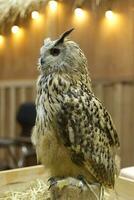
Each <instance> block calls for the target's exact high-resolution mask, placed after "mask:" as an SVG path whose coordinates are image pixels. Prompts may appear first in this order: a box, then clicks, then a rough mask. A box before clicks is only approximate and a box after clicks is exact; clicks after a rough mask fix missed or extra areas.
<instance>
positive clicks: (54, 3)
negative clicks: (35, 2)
mask: <svg viewBox="0 0 134 200" xmlns="http://www.w3.org/2000/svg"><path fill="white" fill-rule="evenodd" d="M48 5H49V8H50V9H51V10H52V11H56V10H57V7H58V2H57V1H55V0H50V1H49V3H48Z"/></svg>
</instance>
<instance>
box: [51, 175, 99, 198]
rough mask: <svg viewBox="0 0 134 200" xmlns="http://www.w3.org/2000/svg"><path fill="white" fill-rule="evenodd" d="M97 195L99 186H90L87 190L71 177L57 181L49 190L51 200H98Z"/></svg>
mask: <svg viewBox="0 0 134 200" xmlns="http://www.w3.org/2000/svg"><path fill="white" fill-rule="evenodd" d="M64 184H65V185H64ZM80 186H81V187H80ZM99 193H100V187H99V186H97V185H90V188H88V187H87V186H86V185H84V184H83V183H82V182H81V181H80V180H77V179H75V178H72V177H69V178H66V179H62V180H60V181H58V183H57V184H56V185H54V186H52V187H51V189H50V196H51V199H52V200H96V199H97V197H98V199H99Z"/></svg>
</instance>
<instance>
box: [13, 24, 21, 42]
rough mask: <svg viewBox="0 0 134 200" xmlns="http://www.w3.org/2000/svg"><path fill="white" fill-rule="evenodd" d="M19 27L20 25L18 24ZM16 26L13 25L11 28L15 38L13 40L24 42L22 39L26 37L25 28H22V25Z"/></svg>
mask: <svg viewBox="0 0 134 200" xmlns="http://www.w3.org/2000/svg"><path fill="white" fill-rule="evenodd" d="M17 27H18V26H17ZM17 27H16V26H15V27H14V26H13V27H12V29H11V31H12V33H13V34H12V38H13V41H14V42H15V43H20V42H22V40H23V37H24V29H23V28H20V27H18V28H17Z"/></svg>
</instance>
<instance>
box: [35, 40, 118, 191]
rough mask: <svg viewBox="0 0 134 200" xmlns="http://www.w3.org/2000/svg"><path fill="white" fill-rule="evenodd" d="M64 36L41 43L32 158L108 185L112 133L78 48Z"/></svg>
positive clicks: (113, 167) (113, 156) (56, 171)
mask: <svg viewBox="0 0 134 200" xmlns="http://www.w3.org/2000/svg"><path fill="white" fill-rule="evenodd" d="M64 37H65V36H64ZM64 37H63V36H61V37H60V38H59V39H58V40H55V41H51V40H50V39H46V40H45V42H44V45H43V47H42V48H41V57H40V59H39V63H40V64H39V69H40V72H41V75H40V76H39V79H38V81H37V99H36V107H37V118H36V124H35V127H34V130H33V134H32V141H33V143H34V145H35V147H36V152H37V158H38V160H39V161H41V163H43V164H44V165H45V167H46V168H48V169H49V170H50V173H51V175H52V176H78V175H80V174H81V175H83V176H84V177H85V178H86V179H87V180H88V181H91V182H92V181H94V182H98V183H100V184H102V185H104V186H108V187H113V186H114V182H115V177H116V175H117V174H118V171H119V166H118V161H117V160H118V148H119V139H118V135H117V133H116V130H115V127H114V125H113V122H112V119H111V117H110V115H109V114H108V112H107V111H106V109H105V108H104V107H103V105H102V104H101V102H100V101H99V100H98V99H97V98H96V97H95V95H94V93H93V92H92V89H91V81H90V77H89V74H88V70H87V68H88V67H87V60H86V58H85V56H84V54H83V52H82V51H81V49H80V48H79V46H78V45H77V44H76V43H75V42H73V41H69V40H66V39H64ZM61 38H62V39H61ZM53 49H58V50H53ZM57 54H58V55H57Z"/></svg>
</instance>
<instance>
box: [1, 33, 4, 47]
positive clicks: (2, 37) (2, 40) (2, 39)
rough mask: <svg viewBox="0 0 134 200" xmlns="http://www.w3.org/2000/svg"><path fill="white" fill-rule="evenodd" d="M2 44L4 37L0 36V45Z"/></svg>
mask: <svg viewBox="0 0 134 200" xmlns="http://www.w3.org/2000/svg"><path fill="white" fill-rule="evenodd" d="M3 43H4V36H3V35H0V45H2V44H3Z"/></svg>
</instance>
